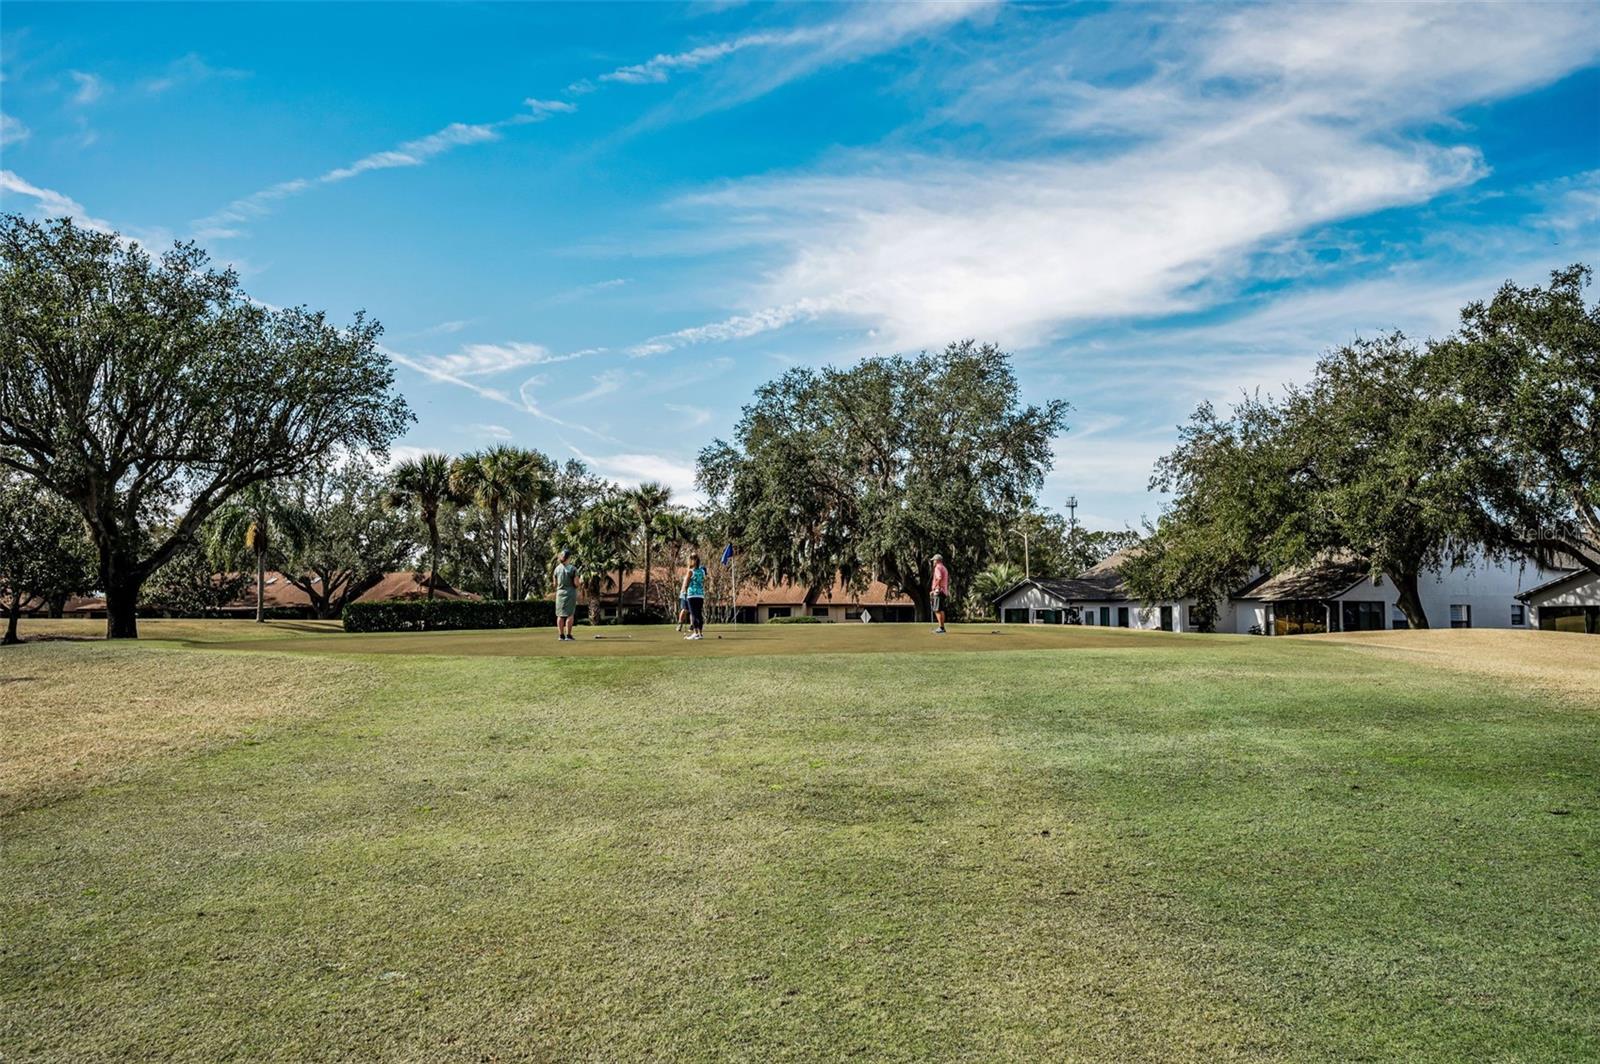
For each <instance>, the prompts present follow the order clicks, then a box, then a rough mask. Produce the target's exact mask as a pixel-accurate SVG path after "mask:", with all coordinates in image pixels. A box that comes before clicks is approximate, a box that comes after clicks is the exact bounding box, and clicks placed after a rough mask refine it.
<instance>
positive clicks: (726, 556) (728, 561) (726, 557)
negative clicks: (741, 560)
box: [722, 543, 733, 565]
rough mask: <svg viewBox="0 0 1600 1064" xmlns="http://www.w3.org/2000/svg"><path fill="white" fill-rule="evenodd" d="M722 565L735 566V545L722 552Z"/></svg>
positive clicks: (728, 546)
mask: <svg viewBox="0 0 1600 1064" xmlns="http://www.w3.org/2000/svg"><path fill="white" fill-rule="evenodd" d="M722 564H723V565H732V564H733V544H732V543H730V544H728V545H727V546H726V547H725V548H723V551H722Z"/></svg>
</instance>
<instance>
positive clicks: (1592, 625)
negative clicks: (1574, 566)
mask: <svg viewBox="0 0 1600 1064" xmlns="http://www.w3.org/2000/svg"><path fill="white" fill-rule="evenodd" d="M1517 601H1518V603H1520V604H1521V605H1522V606H1523V607H1524V608H1526V610H1527V611H1528V612H1527V615H1526V617H1525V618H1524V620H1525V623H1526V624H1528V625H1529V626H1530V627H1535V628H1540V629H1542V630H1544V631H1547V632H1585V633H1587V634H1589V635H1600V576H1596V575H1595V574H1594V573H1592V572H1590V571H1589V570H1587V569H1578V570H1575V571H1573V572H1566V573H1560V574H1558V575H1556V576H1553V577H1551V578H1550V579H1549V580H1546V581H1545V582H1544V583H1542V584H1538V585H1535V586H1534V587H1530V588H1529V589H1528V590H1526V591H1524V592H1522V593H1521V594H1519V595H1518V596H1517Z"/></svg>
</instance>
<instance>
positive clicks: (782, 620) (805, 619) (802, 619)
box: [767, 613, 823, 624]
mask: <svg viewBox="0 0 1600 1064" xmlns="http://www.w3.org/2000/svg"><path fill="white" fill-rule="evenodd" d="M767 623H768V624H821V623H823V622H822V618H821V617H813V616H811V615H810V614H809V613H803V614H801V615H800V616H798V617H770V618H768V619H767Z"/></svg>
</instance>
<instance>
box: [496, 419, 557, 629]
mask: <svg viewBox="0 0 1600 1064" xmlns="http://www.w3.org/2000/svg"><path fill="white" fill-rule="evenodd" d="M507 450H508V455H507V458H506V500H507V502H508V504H509V505H510V507H511V512H510V513H509V514H508V515H507V521H508V522H509V523H510V526H511V527H508V528H507V535H506V538H507V540H508V541H509V542H510V544H511V546H510V547H508V548H507V551H506V588H507V596H508V597H510V598H521V597H522V595H523V591H524V585H525V584H526V583H527V576H528V574H527V568H526V565H525V554H526V548H527V542H526V540H527V535H526V531H525V530H526V528H527V527H528V526H530V525H531V524H532V518H533V512H534V510H535V509H537V508H538V507H540V506H543V505H545V504H546V503H548V502H549V501H550V500H551V498H552V497H554V494H555V488H554V486H553V485H552V484H551V482H550V470H549V460H548V459H546V458H545V456H544V455H542V454H540V453H539V452H538V451H522V450H517V449H515V448H508V449H507ZM513 529H514V531H513ZM513 589H514V590H513Z"/></svg>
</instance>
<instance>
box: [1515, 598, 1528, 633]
mask: <svg viewBox="0 0 1600 1064" xmlns="http://www.w3.org/2000/svg"><path fill="white" fill-rule="evenodd" d="M1527 623H1528V614H1527V612H1526V611H1525V610H1524V609H1523V607H1522V604H1521V603H1520V602H1519V603H1517V604H1516V605H1515V606H1512V607H1511V627H1513V628H1521V627H1522V626H1523V625H1525V624H1527Z"/></svg>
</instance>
